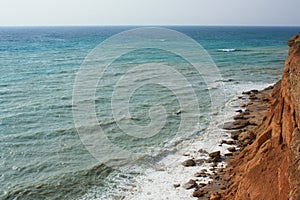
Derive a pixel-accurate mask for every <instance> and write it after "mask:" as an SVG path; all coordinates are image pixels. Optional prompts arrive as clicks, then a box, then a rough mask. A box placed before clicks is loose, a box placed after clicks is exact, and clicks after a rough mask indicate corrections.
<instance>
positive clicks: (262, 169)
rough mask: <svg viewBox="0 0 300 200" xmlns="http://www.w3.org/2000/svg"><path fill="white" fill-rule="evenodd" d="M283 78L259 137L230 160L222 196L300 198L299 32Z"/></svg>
mask: <svg viewBox="0 0 300 200" xmlns="http://www.w3.org/2000/svg"><path fill="white" fill-rule="evenodd" d="M288 45H289V47H290V49H289V56H288V58H287V60H286V62H285V67H284V71H283V75H282V80H281V81H280V82H278V83H277V84H276V85H275V86H274V89H273V91H272V93H271V94H270V96H269V101H270V103H271V105H270V108H269V110H268V112H267V115H266V116H265V117H264V118H263V120H262V121H261V123H260V124H259V125H258V126H257V128H256V130H255V131H254V132H255V135H256V139H255V140H254V142H253V143H252V144H250V145H248V146H246V147H245V148H244V149H243V150H242V151H241V152H240V153H239V154H238V155H237V156H236V157H235V158H234V159H232V160H231V161H229V166H228V168H227V169H230V170H227V172H226V176H227V177H228V179H229V181H230V182H231V184H230V186H229V188H228V189H227V190H225V191H224V192H223V194H222V197H223V198H222V199H235V200H240V199H243V200H247V199H256V200H258V199H261V200H266V199H268V200H271V199H274V200H285V199H290V200H299V199H300V34H298V35H296V36H294V37H292V38H291V39H290V40H289V41H288Z"/></svg>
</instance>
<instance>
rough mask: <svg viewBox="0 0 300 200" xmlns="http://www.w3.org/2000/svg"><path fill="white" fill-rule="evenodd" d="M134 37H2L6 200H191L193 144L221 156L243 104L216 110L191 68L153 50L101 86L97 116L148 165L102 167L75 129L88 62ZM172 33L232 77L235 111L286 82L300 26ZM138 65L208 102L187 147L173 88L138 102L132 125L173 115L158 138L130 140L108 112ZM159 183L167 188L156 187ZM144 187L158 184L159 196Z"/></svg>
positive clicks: (0, 182) (87, 31)
mask: <svg viewBox="0 0 300 200" xmlns="http://www.w3.org/2000/svg"><path fill="white" fill-rule="evenodd" d="M131 28H132V27H9V28H8V27H7V28H5V27H1V28H0V52H1V53H0V80H1V81H0V109H1V115H0V143H1V144H0V157H1V161H0V198H2V199H43V198H47V199H61V198H63V199H121V198H122V196H127V197H128V198H129V197H130V198H136V197H135V193H136V192H138V193H139V194H140V195H145V196H143V198H144V199H146V198H148V197H149V199H151V198H155V197H157V196H155V195H158V196H159V195H160V193H159V192H160V191H161V188H162V187H165V186H166V185H168V184H169V183H170V184H171V185H170V186H169V188H168V189H166V191H167V192H166V196H168V197H173V199H174V198H176V197H177V199H180V198H179V197H182V198H183V196H184V195H189V194H188V193H189V192H186V191H182V193H180V192H181V190H180V191H177V190H174V188H173V187H172V184H174V182H173V181H176V180H177V179H175V178H174V177H176V176H177V173H182V176H179V177H178V180H177V181H178V182H179V181H181V180H182V181H183V180H185V178H186V177H185V173H186V174H187V173H188V172H184V169H182V168H180V167H181V166H180V167H178V165H180V162H181V161H182V159H183V158H184V157H180V155H182V153H183V152H184V151H186V150H187V149H188V148H189V146H191V145H192V146H193V148H195V149H200V148H204V149H207V150H210V149H211V150H213V149H214V148H217V147H216V145H217V144H216V143H217V142H218V140H219V137H221V136H222V134H223V132H221V130H218V129H217V126H218V125H219V124H220V123H223V122H224V121H226V120H227V119H229V118H230V116H232V112H233V110H234V109H235V108H236V105H234V106H232V105H224V106H223V108H222V109H221V110H220V111H221V112H222V113H216V111H212V110H211V109H210V103H211V102H210V101H211V100H210V98H209V94H208V90H207V86H206V85H205V82H204V81H203V79H202V78H201V77H199V76H196V75H195V74H193V73H189V72H190V71H189V70H188V69H189V68H188V65H186V64H184V63H183V60H182V59H181V58H179V57H178V56H174V55H172V54H170V53H167V52H161V51H158V50H153V49H146V50H141V51H135V52H131V54H127V55H124V56H123V57H121V58H120V59H118V60H117V61H116V62H115V63H114V65H115V67H114V68H112V69H113V70H112V71H108V72H107V74H106V79H104V80H103V82H102V83H103V84H104V86H105V87H100V86H99V87H98V88H97V93H96V114H97V117H98V120H99V123H100V125H101V126H102V127H103V130H104V131H105V133H106V134H107V135H108V137H109V139H110V140H111V141H112V142H113V143H114V144H117V145H118V146H120V147H122V148H125V149H127V150H130V151H132V152H136V151H137V152H142V153H143V155H144V157H141V158H140V159H138V160H136V161H134V162H133V163H130V164H129V165H126V164H125V165H123V166H120V168H111V167H108V166H105V165H104V164H100V163H98V161H97V160H96V159H95V158H94V157H93V156H92V155H90V154H89V152H88V151H87V150H86V148H85V147H84V145H83V144H82V143H81V141H80V137H79V136H78V134H77V131H76V129H75V126H74V122H73V116H72V92H73V84H74V79H75V76H76V73H77V72H78V70H79V68H80V65H81V63H82V62H83V60H84V58H85V57H86V56H87V54H88V53H89V52H90V51H91V50H92V49H93V48H94V47H96V46H97V45H98V44H99V43H100V42H102V41H104V40H105V39H107V38H108V37H110V36H112V35H114V34H116V33H119V32H121V31H124V30H128V29H131ZM168 28H171V29H173V30H177V31H180V32H182V33H184V34H186V35H188V36H190V37H191V38H193V39H194V40H196V41H197V42H199V43H200V44H201V45H202V46H203V47H204V48H205V49H206V50H207V51H208V53H209V54H210V55H211V57H212V59H213V61H214V62H215V63H216V65H217V67H218V68H219V70H220V73H221V75H222V77H223V80H220V81H222V83H224V85H225V93H226V99H225V102H227V104H230V103H229V102H232V101H233V100H234V99H235V97H236V96H237V95H239V94H240V93H241V92H242V91H244V90H249V89H262V88H263V87H265V86H267V85H269V84H272V83H274V82H276V81H277V80H279V79H280V76H281V72H282V68H283V65H284V60H285V58H286V55H287V49H288V48H287V45H286V41H287V40H288V39H289V38H290V37H291V36H292V35H294V34H295V33H297V32H299V31H300V28H296V27H294V28H292V27H168ZM132 63H165V64H168V65H170V66H174V67H176V68H177V69H178V70H181V71H182V73H183V74H184V76H185V77H187V78H188V79H189V80H190V81H192V82H193V83H194V84H195V88H196V92H197V95H199V97H201V98H200V99H201V104H200V111H201V118H200V119H201V124H200V125H199V127H195V129H194V131H192V132H190V133H186V135H185V138H175V137H174V130H176V129H177V128H178V122H179V121H180V115H176V114H174V113H176V112H177V111H178V109H179V104H178V101H177V100H176V96H174V94H172V92H170V91H169V90H167V89H166V88H163V87H155V86H153V85H150V86H145V87H143V88H141V89H140V90H138V91H137V92H136V94H135V95H134V96H133V97H132V99H131V103H132V104H131V105H132V107H131V108H130V109H131V110H130V111H131V113H132V118H133V119H134V120H135V121H136V123H138V124H147V123H149V117H148V110H149V108H150V107H151V106H153V105H156V104H161V105H163V106H164V107H165V108H166V110H167V114H168V115H167V116H168V120H167V121H168V125H167V126H165V127H164V129H163V132H162V133H160V134H157V135H156V136H155V137H151V138H147V139H143V140H136V139H134V138H131V137H128V136H124V135H123V134H122V133H121V132H120V130H119V129H118V127H117V124H116V123H115V121H114V119H113V117H112V115H111V113H110V112H111V110H110V108H109V106H110V97H111V91H112V90H113V84H114V83H115V82H116V80H118V78H119V77H120V76H121V75H122V71H121V70H122V69H123V68H122V67H126V68H129V67H130V66H131V65H132ZM99 85H100V83H99ZM124 106H126V105H124ZM122 120H127V119H126V118H124V119H122ZM214 125H215V126H214ZM220 135H221V136H220ZM174 138H175V139H174ZM183 139H184V141H182V140H183ZM201 145H203V146H201ZM116 159H118V158H116ZM147 176H149V177H147ZM168 176H169V178H168ZM158 177H160V178H162V177H163V178H164V179H165V182H163V183H161V182H156V181H157V180H156V178H158ZM151 179H153V181H152V184H149V183H150V182H151ZM179 179H181V180H179ZM145 180H146V181H145ZM147 181H148V182H147ZM185 181H186V180H185ZM141 184H149V187H150V185H151V186H152V189H153V191H156V192H152V193H151V192H150V191H148V189H147V188H145V187H143V186H142V185H141ZM153 187H156V188H153ZM149 192H150V193H149ZM154 193H155V195H154V196H153V194H154ZM137 199H138V198H137Z"/></svg>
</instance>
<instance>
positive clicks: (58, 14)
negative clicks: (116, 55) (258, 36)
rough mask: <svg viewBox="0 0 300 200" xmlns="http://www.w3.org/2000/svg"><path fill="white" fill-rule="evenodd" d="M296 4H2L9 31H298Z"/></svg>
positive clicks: (16, 0)
mask: <svg viewBox="0 0 300 200" xmlns="http://www.w3.org/2000/svg"><path fill="white" fill-rule="evenodd" d="M299 9H300V0H0V26H7V25H294V26H295V25H297V26H300V11H299Z"/></svg>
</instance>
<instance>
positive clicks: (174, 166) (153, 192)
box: [81, 83, 270, 200]
mask: <svg viewBox="0 0 300 200" xmlns="http://www.w3.org/2000/svg"><path fill="white" fill-rule="evenodd" d="M268 86H270V84H261V83H255V84H254V83H249V84H248V83H245V84H230V85H227V86H226V87H225V89H226V88H227V89H226V91H225V92H226V95H227V97H228V99H229V100H228V101H227V103H226V105H225V106H224V108H223V110H222V111H221V112H218V113H217V114H216V115H212V122H211V124H210V126H209V127H208V128H207V129H206V131H205V133H204V134H203V135H202V137H198V138H195V139H191V140H187V141H184V142H182V143H180V144H179V145H178V146H176V149H177V150H176V151H175V152H174V153H172V154H168V155H167V156H165V157H162V158H161V160H159V161H158V162H157V163H155V165H153V163H152V164H151V165H150V166H146V167H145V166H133V167H135V170H136V171H137V172H139V173H141V175H137V176H136V177H135V178H134V181H133V182H134V183H131V184H129V183H125V184H124V183H123V185H121V186H119V188H120V187H121V188H123V189H121V190H118V191H117V192H119V194H118V195H116V196H115V197H114V198H113V199H125V200H140V199H143V200H151V199H153V200H157V199H172V200H182V199H186V200H189V199H190V200H194V199H195V198H194V197H192V196H191V195H192V191H193V190H186V189H185V188H183V187H182V185H183V184H184V183H186V182H188V181H189V180H190V179H198V181H197V182H198V183H199V182H206V183H207V182H208V181H209V178H196V177H194V174H195V173H196V172H199V171H201V169H207V170H208V172H210V171H209V168H210V164H208V163H204V164H203V165H201V166H194V167H184V166H182V164H181V163H182V162H183V161H185V160H187V159H189V158H196V159H199V158H207V157H205V156H207V154H205V155H204V154H202V153H200V152H199V151H198V150H199V149H203V150H206V151H208V152H213V151H221V154H222V155H224V154H225V153H228V150H227V148H228V147H229V145H226V144H223V145H222V146H219V144H220V141H221V140H228V139H230V133H229V132H227V131H225V130H223V129H221V128H219V127H221V125H222V124H223V123H225V122H227V121H231V120H232V117H233V116H234V115H236V112H235V110H236V109H238V108H239V106H240V105H241V104H243V103H245V101H247V99H239V98H238V96H239V95H241V93H242V91H248V90H251V89H259V90H260V89H264V88H266V87H268ZM221 165H223V166H225V165H226V163H224V162H221V163H219V165H218V166H219V167H220V166H221ZM125 171H126V170H125ZM132 184H133V185H132ZM174 184H180V185H181V186H180V187H177V188H175V187H174ZM134 185H135V186H134ZM94 192H95V191H94ZM114 193H116V191H114ZM90 196H91V195H90ZM86 197H88V196H87V195H86ZM102 197H103V196H102ZM102 197H99V198H81V199H89V200H90V199H103V198H102ZM106 199H108V198H106Z"/></svg>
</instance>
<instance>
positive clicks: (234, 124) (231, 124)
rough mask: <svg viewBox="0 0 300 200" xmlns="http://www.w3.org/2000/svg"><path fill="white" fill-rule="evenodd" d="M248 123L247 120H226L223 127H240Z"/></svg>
mask: <svg viewBox="0 0 300 200" xmlns="http://www.w3.org/2000/svg"><path fill="white" fill-rule="evenodd" d="M248 125H249V121H248V120H237V121H235V122H227V123H225V124H224V125H223V129H225V130H235V129H241V128H244V127H245V126H248Z"/></svg>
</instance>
